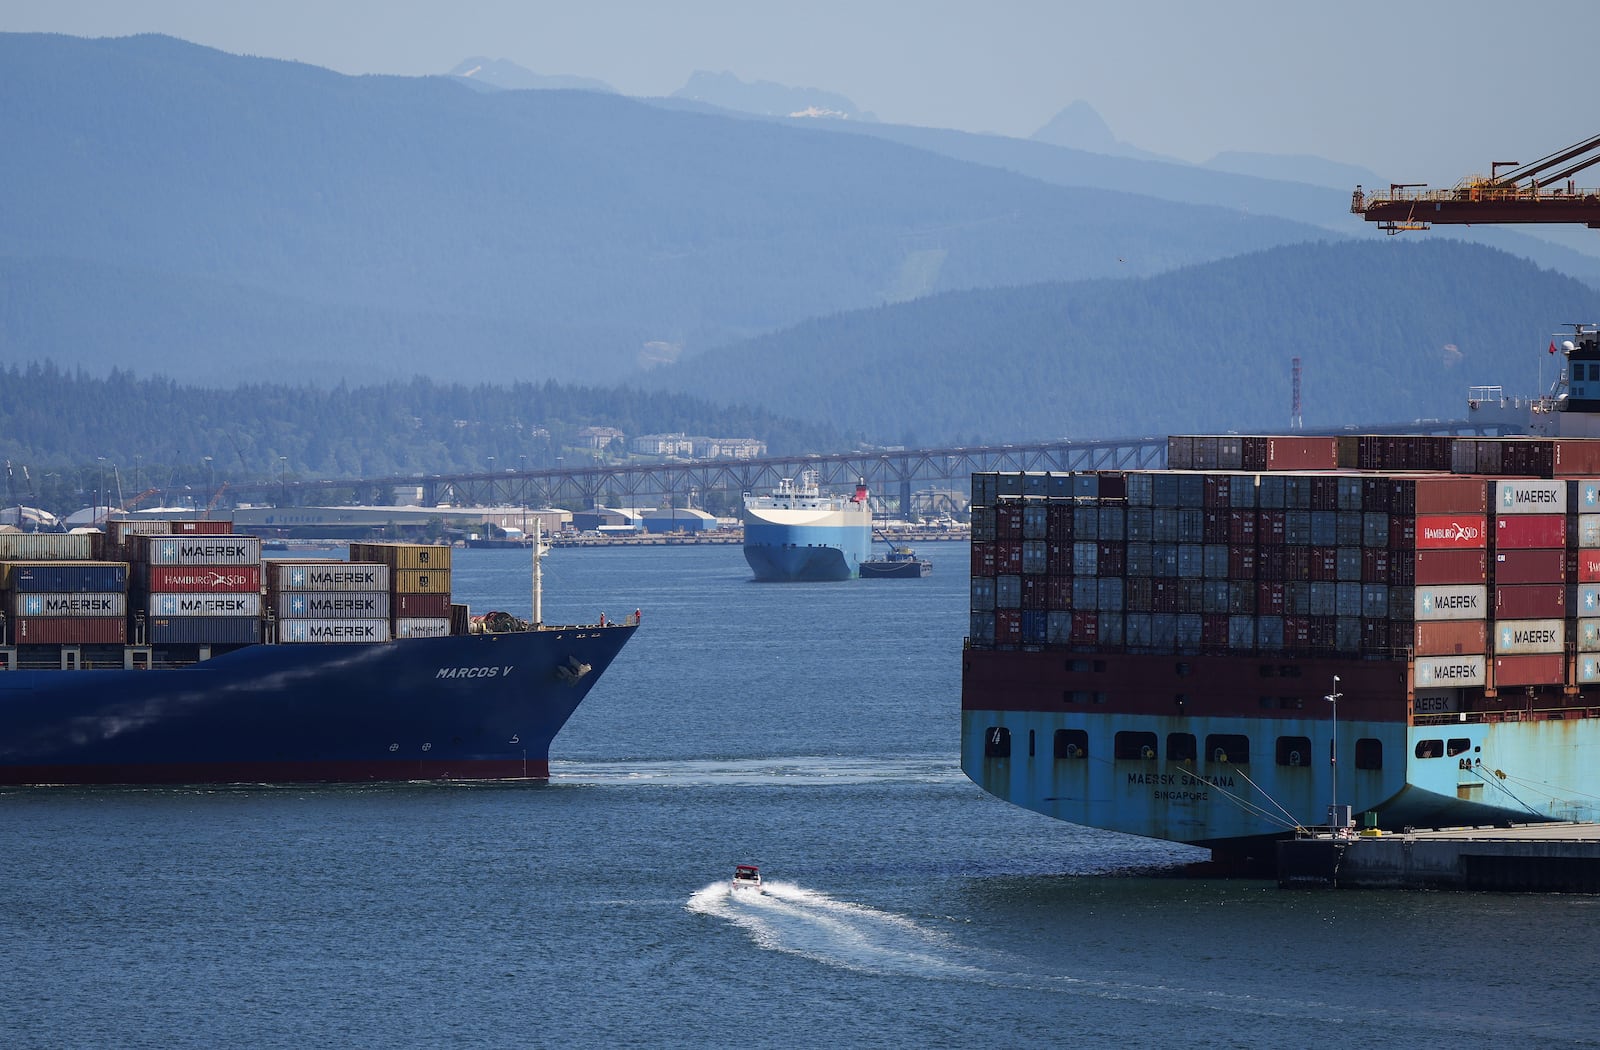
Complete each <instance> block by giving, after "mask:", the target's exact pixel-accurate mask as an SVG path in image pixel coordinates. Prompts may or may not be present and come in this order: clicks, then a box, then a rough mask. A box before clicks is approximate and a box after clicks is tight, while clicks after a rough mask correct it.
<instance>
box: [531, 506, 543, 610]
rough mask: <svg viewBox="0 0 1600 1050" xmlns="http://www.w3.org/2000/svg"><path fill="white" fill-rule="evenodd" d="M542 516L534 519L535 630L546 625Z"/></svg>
mask: <svg viewBox="0 0 1600 1050" xmlns="http://www.w3.org/2000/svg"><path fill="white" fill-rule="evenodd" d="M540 520H541V519H540V518H539V517H538V516H537V515H535V516H534V519H533V626H534V629H535V630H538V629H539V628H540V627H543V626H544V579H543V577H542V576H541V575H540V569H539V545H540V536H539V524H540Z"/></svg>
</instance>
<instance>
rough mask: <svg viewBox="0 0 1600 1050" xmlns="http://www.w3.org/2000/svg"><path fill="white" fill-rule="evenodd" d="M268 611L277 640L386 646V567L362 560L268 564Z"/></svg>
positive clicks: (387, 628)
mask: <svg viewBox="0 0 1600 1050" xmlns="http://www.w3.org/2000/svg"><path fill="white" fill-rule="evenodd" d="M266 569H267V607H268V609H269V610H270V613H271V615H272V616H274V617H275V618H276V620H277V635H278V641H280V642H386V641H388V640H389V639H390V637H391V633H390V627H389V609H390V596H389V579H390V576H389V567H388V566H387V565H380V564H377V563H372V562H367V563H361V562H334V561H326V560H321V559H319V560H315V561H311V560H308V561H278V560H274V561H269V562H267V563H266Z"/></svg>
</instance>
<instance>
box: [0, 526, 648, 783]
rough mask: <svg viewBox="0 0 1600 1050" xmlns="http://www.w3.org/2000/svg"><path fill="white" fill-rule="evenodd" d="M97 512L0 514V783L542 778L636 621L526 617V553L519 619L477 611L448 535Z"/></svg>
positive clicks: (536, 596)
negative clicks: (46, 516)
mask: <svg viewBox="0 0 1600 1050" xmlns="http://www.w3.org/2000/svg"><path fill="white" fill-rule="evenodd" d="M108 529H109V531H108V532H107V533H100V532H83V533H64V534H46V533H21V532H11V533H0V609H3V613H4V614H3V616H0V784H12V785H16V784H123V783H139V784H150V783H259V782H287V781H379V780H384V781H406V780H433V779H472V780H500V779H522V778H528V779H542V778H546V777H548V776H549V748H550V742H551V740H552V738H554V736H555V735H556V733H557V732H558V731H559V730H560V728H561V727H562V725H563V724H564V723H565V722H566V721H567V719H568V718H569V717H570V716H571V714H572V713H573V711H574V710H575V709H576V708H577V706H578V704H579V703H581V702H582V700H583V699H584V697H585V696H586V695H587V694H588V692H589V690H590V689H592V688H593V687H594V684H595V683H596V682H597V681H598V680H599V678H600V676H601V674H602V673H603V672H604V671H605V669H606V668H607V667H608V666H609V665H610V663H611V661H612V660H613V659H615V657H616V656H617V653H618V652H619V651H620V650H621V649H622V646H623V645H624V644H625V643H626V642H627V641H628V639H629V638H631V637H632V636H633V633H634V631H635V630H636V629H637V625H638V622H637V618H636V617H635V618H630V619H629V620H628V621H626V622H624V623H613V624H587V625H573V626H564V627H555V626H549V625H546V624H543V623H541V622H539V621H540V614H539V599H538V584H537V568H535V583H534V595H535V597H534V621H533V622H531V623H530V622H527V621H523V620H520V619H518V618H516V617H514V616H511V615H510V614H507V613H502V612H491V613H489V614H487V615H485V616H481V617H474V616H472V615H471V613H470V610H469V609H468V608H467V607H466V606H465V605H460V604H456V603H453V602H452V601H451V593H450V553H451V551H450V548H449V547H439V546H429V545H420V544H388V543H353V544H351V545H350V559H349V560H348V561H335V560H331V559H314V560H313V559H307V560H303V561H296V560H291V559H267V560H263V559H262V557H261V541H260V539H259V538H258V537H254V536H240V535H232V534H231V528H230V526H229V524H228V523H227V522H225V521H181V522H151V521H139V522H119V521H113V522H110V523H109V525H108ZM135 530H137V531H135ZM174 530H176V531H174ZM535 565H537V562H535Z"/></svg>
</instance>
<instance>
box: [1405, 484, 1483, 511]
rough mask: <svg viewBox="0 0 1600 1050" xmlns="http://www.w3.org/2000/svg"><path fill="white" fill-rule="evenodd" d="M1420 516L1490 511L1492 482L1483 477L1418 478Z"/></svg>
mask: <svg viewBox="0 0 1600 1050" xmlns="http://www.w3.org/2000/svg"><path fill="white" fill-rule="evenodd" d="M1415 484H1416V487H1417V488H1416V491H1417V506H1416V513H1417V517H1419V518H1420V517H1424V516H1432V515H1439V514H1447V515H1452V516H1453V515H1457V514H1487V513H1489V484H1490V483H1489V482H1487V481H1485V480H1484V479H1483V478H1480V477H1467V478H1449V477H1440V478H1418V479H1417V480H1416V482H1415Z"/></svg>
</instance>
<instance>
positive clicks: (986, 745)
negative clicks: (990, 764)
mask: <svg viewBox="0 0 1600 1050" xmlns="http://www.w3.org/2000/svg"><path fill="white" fill-rule="evenodd" d="M983 757H984V758H1010V757H1011V730H1009V729H1007V728H1006V727H1005V726H990V727H989V728H988V729H986V730H984V733H983Z"/></svg>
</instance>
